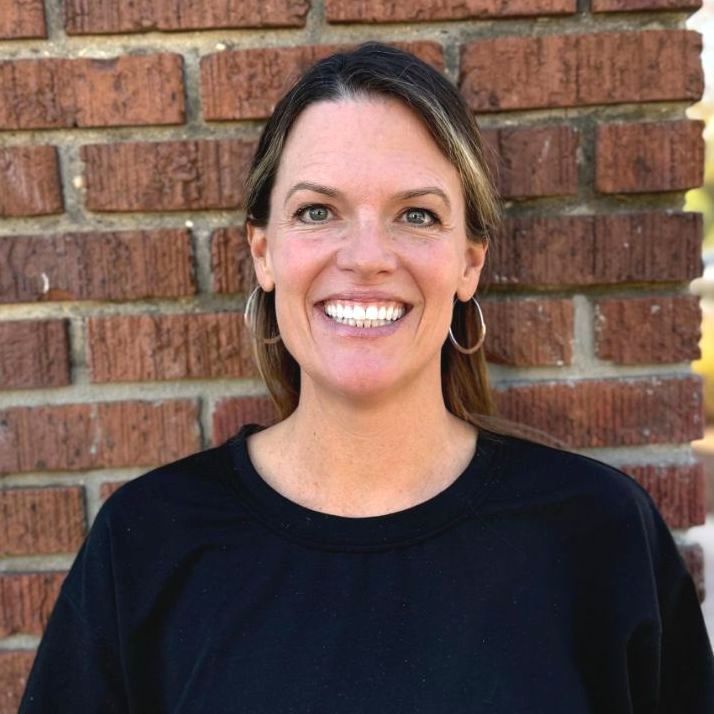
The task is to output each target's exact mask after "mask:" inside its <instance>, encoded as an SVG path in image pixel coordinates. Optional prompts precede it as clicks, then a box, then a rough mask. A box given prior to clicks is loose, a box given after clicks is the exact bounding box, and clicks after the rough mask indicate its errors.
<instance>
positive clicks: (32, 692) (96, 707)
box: [19, 503, 129, 714]
mask: <svg viewBox="0 0 714 714" xmlns="http://www.w3.org/2000/svg"><path fill="white" fill-rule="evenodd" d="M107 505H108V503H107V504H105V507H104V508H103V511H100V513H99V514H98V515H97V518H96V520H95V523H94V525H93V526H92V529H91V530H90V533H89V535H88V536H87V539H86V541H85V542H84V544H83V545H82V548H81V549H80V551H79V553H78V555H77V558H76V559H75V561H74V563H73V565H72V568H71V569H70V571H69V574H68V575H67V578H66V579H65V581H64V583H63V585H62V589H61V591H60V594H59V597H58V599H57V602H56V604H55V607H54V609H53V611H52V614H51V615H50V619H49V621H48V623H47V627H46V628H45V633H44V635H43V638H42V641H41V642H40V646H39V648H38V650H37V654H36V656H35V661H34V664H33V666H32V670H31V671H30V676H29V678H28V682H27V686H26V688H25V693H24V695H23V698H22V701H21V703H20V710H19V714H70V712H71V713H72V714H77V712H82V714H100V713H101V714H119V713H123V712H128V711H129V707H128V703H127V697H126V694H125V687H124V677H123V674H122V672H123V668H122V664H121V655H120V647H119V639H120V638H119V628H118V624H117V616H116V605H115V586H114V582H113V576H112V573H113V569H112V558H111V550H112V549H111V537H110V532H111V531H110V528H109V526H108V522H107V518H106V510H107V509H106V506H107Z"/></svg>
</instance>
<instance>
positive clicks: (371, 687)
mask: <svg viewBox="0 0 714 714" xmlns="http://www.w3.org/2000/svg"><path fill="white" fill-rule="evenodd" d="M248 188H249V192H248V193H249V199H248V215H247V235H248V240H249V243H250V250H251V255H252V258H253V261H254V265H255V273H256V279H257V285H256V288H255V291H254V292H253V294H252V295H251V298H250V300H249V301H248V303H247V305H246V320H247V322H248V324H249V325H250V327H251V328H252V329H253V331H254V337H255V350H256V356H257V361H258V364H259V366H260V370H261V373H262V375H263V377H264V379H265V381H266V384H267V386H268V388H269V390H270V392H271V394H272V395H273V397H274V400H275V402H276V405H277V407H278V411H279V416H280V419H279V420H278V422H277V423H276V424H274V425H272V426H270V427H267V428H263V427H261V426H258V425H249V426H246V427H244V428H243V429H242V430H241V432H240V433H239V434H238V435H237V436H235V437H234V438H232V439H231V440H229V441H228V442H227V443H225V444H223V445H222V446H220V447H217V448H215V449H212V450H209V451H205V452H203V453H200V454H196V455H194V456H192V457H189V458H187V459H184V460H182V461H179V462H176V463H174V464H169V465H167V466H165V467H163V468H161V469H158V470H156V471H153V472H151V473H149V474H146V475H144V476H142V477H140V478H138V479H136V480H134V481H132V482H131V483H129V484H127V485H126V486H124V487H123V488H121V489H120V490H119V491H117V492H116V493H115V494H114V495H113V496H112V497H111V498H110V499H109V500H108V501H107V503H106V504H105V505H104V507H103V508H102V510H101V512H100V514H99V515H98V516H97V519H96V521H95V523H94V525H93V527H92V531H91V533H90V535H89V537H88V539H87V541H86V543H85V545H84V547H83V548H82V551H81V552H80V554H79V556H78V558H77V561H76V562H75V564H74V566H73V568H72V571H71V572H70V574H69V576H68V578H67V580H66V582H65V584H64V586H63V589H62V593H61V595H60V598H59V600H58V602H57V605H56V607H55V610H54V612H53V615H52V618H51V620H50V623H49V625H48V627H47V631H46V634H45V637H44V639H43V641H42V644H41V646H40V649H39V651H38V655H37V660H36V663H35V666H34V669H33V671H32V675H31V677H30V680H29V682H28V687H27V692H26V695H25V698H24V700H23V704H22V707H21V712H23V713H24V714H29V713H31V712H53V713H58V712H59V713H60V714H62V713H63V712H67V713H69V712H100V711H101V712H137V713H138V712H147V713H148V712H151V713H152V714H156V713H161V712H175V713H179V712H182V713H188V712H190V713H191V714H194V713H196V712H206V713H209V712H210V713H211V714H216V713H222V712H226V713H227V712H246V713H247V712H266V713H271V714H272V713H274V712H299V713H302V712H305V713H307V712H340V713H341V714H342V713H343V712H344V713H347V714H349V713H355V714H357V713H358V712H360V713H361V712H365V711H374V712H390V713H391V712H404V713H405V714H406V713H409V714H415V713H417V712H425V713H427V714H441V713H444V714H446V713H448V714H466V713H468V714H473V713H479V712H489V713H491V714H493V713H500V714H514V713H515V712H539V713H540V712H548V714H558V713H562V714H578V713H580V712H583V713H584V712H601V713H603V714H605V713H607V714H613V713H617V714H620V713H623V714H624V713H626V712H630V713H637V714H645V713H647V714H651V713H653V712H658V713H659V714H666V713H669V714H674V713H675V712H676V713H677V714H705V712H711V711H713V710H714V666H713V663H712V653H711V648H710V646H709V642H708V640H707V636H706V632H705V630H704V626H703V623H702V618H701V613H700V610H699V605H698V602H697V599H696V595H695V591H694V587H693V584H692V581H691V578H690V577H689V575H688V574H687V571H686V569H685V567H684V565H683V563H682V561H681V558H680V557H679V554H678V552H677V548H676V546H675V544H674V542H673V540H672V537H671V535H670V533H669V531H668V530H667V528H666V526H665V524H664V522H663V521H662V518H661V517H660V515H659V513H658V512H657V510H656V508H655V507H654V505H653V504H652V501H651V500H650V498H649V497H648V496H647V494H646V493H645V492H644V491H643V490H642V489H641V488H640V487H639V486H637V484H636V483H635V482H634V481H632V480H631V479H629V478H628V477H626V476H625V475H623V474H621V473H620V472H618V471H616V470H614V469H612V468H610V467H608V466H606V465H604V464H600V463H598V462H595V461H593V460H590V459H587V458H585V457H582V456H577V455H574V454H568V453H566V452H563V451H559V450H557V449H552V448H548V447H546V446H542V445H537V444H534V443H530V442H528V441H526V440H524V439H519V438H516V437H514V436H507V435H505V434H503V433H500V434H499V433H497V432H496V431H495V430H494V428H493V424H494V423H495V422H493V421H489V418H490V415H491V411H492V409H491V399H490V395H489V389H488V381H487V375H486V369H485V363H484V358H483V353H482V351H481V350H480V349H479V348H480V346H481V344H482V343H483V338H484V335H485V325H484V323H483V317H482V315H481V311H480V308H478V303H477V302H476V300H475V297H474V296H475V294H476V292H477V289H478V285H479V279H480V276H481V272H482V269H483V266H484V263H485V260H486V257H487V251H488V246H489V241H490V240H491V239H492V235H493V232H494V230H495V227H496V226H497V223H498V210H497V202H496V199H495V194H494V190H493V187H492V184H491V181H490V179H489V176H488V170H487V168H486V164H485V162H484V158H483V154H482V150H481V143H480V139H479V133H478V128H477V126H476V124H475V122H474V120H473V118H472V117H471V115H470V113H469V112H468V110H467V109H466V107H465V105H464V103H463V102H462V100H461V99H460V97H459V95H458V93H457V92H456V91H455V89H454V88H453V87H452V86H451V85H450V84H449V83H448V82H447V81H446V80H445V79H444V78H443V77H442V76H441V75H439V74H438V73H437V72H436V71H435V70H433V69H431V68H430V67H428V66H427V65H425V64H424V63H422V62H420V61H419V60H418V59H416V58H415V57H413V56H412V55H409V54H407V53H405V52H402V51H399V50H395V49H392V48H389V47H386V46H384V45H380V44H374V43H371V44H367V45H364V46H362V47H360V48H358V49H357V50H355V51H353V52H350V53H347V54H338V55H334V56H332V57H329V58H327V59H325V60H323V61H321V62H319V63H318V64H317V65H315V66H314V67H313V68H311V69H310V70H308V71H307V73H306V74H305V75H304V76H303V77H302V78H301V79H300V80H299V81H298V82H297V84H296V85H295V86H294V87H293V88H292V89H291V90H290V91H289V92H288V94H287V95H286V96H285V97H284V98H283V99H282V100H281V102H280V103H279V104H278V105H277V106H276V108H275V111H274V113H273V116H272V117H271V119H270V120H269V122H268V124H267V125H266V127H265V130H264V133H263V135H262V138H261V141H260V144H259V146H258V149H257V152H256V155H255V159H254V162H253V166H252V170H251V173H250V177H249V180H248ZM67 652H76V653H81V656H74V657H67V656H66V655H67Z"/></svg>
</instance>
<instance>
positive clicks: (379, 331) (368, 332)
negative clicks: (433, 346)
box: [315, 306, 409, 339]
mask: <svg viewBox="0 0 714 714" xmlns="http://www.w3.org/2000/svg"><path fill="white" fill-rule="evenodd" d="M315 310H316V312H317V314H318V317H319V319H320V320H321V322H323V323H324V324H326V325H329V327H330V329H331V330H332V331H334V332H335V333H336V334H337V335H340V336H343V337H359V338H361V339H365V338H367V339H369V338H370V337H372V338H375V337H386V336H388V335H391V334H393V333H395V332H396V331H397V330H398V329H399V328H400V327H401V325H402V323H403V322H404V319H405V318H406V317H407V315H408V314H409V311H407V312H406V313H405V314H404V315H402V316H401V317H400V318H399V319H398V320H394V322H390V323H388V324H386V325H382V326H380V327H356V326H354V327H353V326H352V325H347V324H345V323H343V322H337V321H336V320H333V319H332V318H331V317H329V316H328V315H326V314H325V311H324V310H323V309H322V308H321V307H319V306H318V307H316V308H315Z"/></svg>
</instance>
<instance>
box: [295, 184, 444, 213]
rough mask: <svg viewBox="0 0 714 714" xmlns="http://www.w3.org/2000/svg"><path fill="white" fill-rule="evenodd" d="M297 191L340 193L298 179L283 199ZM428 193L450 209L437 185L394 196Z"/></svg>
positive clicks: (414, 196)
mask: <svg viewBox="0 0 714 714" xmlns="http://www.w3.org/2000/svg"><path fill="white" fill-rule="evenodd" d="M297 191H314V192H315V193H322V194H324V195H325V196H330V197H331V198H335V197H337V196H339V195H340V192H339V191H338V190H337V189H336V188H332V187H331V186H323V185H322V184H319V183H313V182H312V181H299V182H298V183H296V184H295V185H294V186H293V187H292V188H291V189H290V190H289V191H288V193H287V195H286V196H285V200H286V201H287V200H288V199H289V198H290V196H292V195H293V194H294V193H296V192H297ZM430 194H433V195H436V196H438V197H439V198H440V199H441V200H442V201H443V202H444V203H445V204H446V206H447V208H449V209H451V201H449V197H448V196H447V195H446V193H445V192H444V191H442V190H441V189H440V188H439V187H438V186H425V187H424V188H415V189H410V190H408V191H401V192H400V193H397V194H396V195H395V198H396V199H397V200H398V201H408V200H409V199H410V198H419V197H420V196H428V195H430Z"/></svg>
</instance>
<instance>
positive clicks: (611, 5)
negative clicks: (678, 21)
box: [591, 0, 702, 12]
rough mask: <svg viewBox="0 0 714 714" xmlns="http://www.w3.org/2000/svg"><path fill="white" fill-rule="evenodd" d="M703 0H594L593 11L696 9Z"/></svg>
mask: <svg viewBox="0 0 714 714" xmlns="http://www.w3.org/2000/svg"><path fill="white" fill-rule="evenodd" d="M701 6H702V0H592V6H591V8H592V12H638V11H641V10H696V9H697V8H700V7H701Z"/></svg>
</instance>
